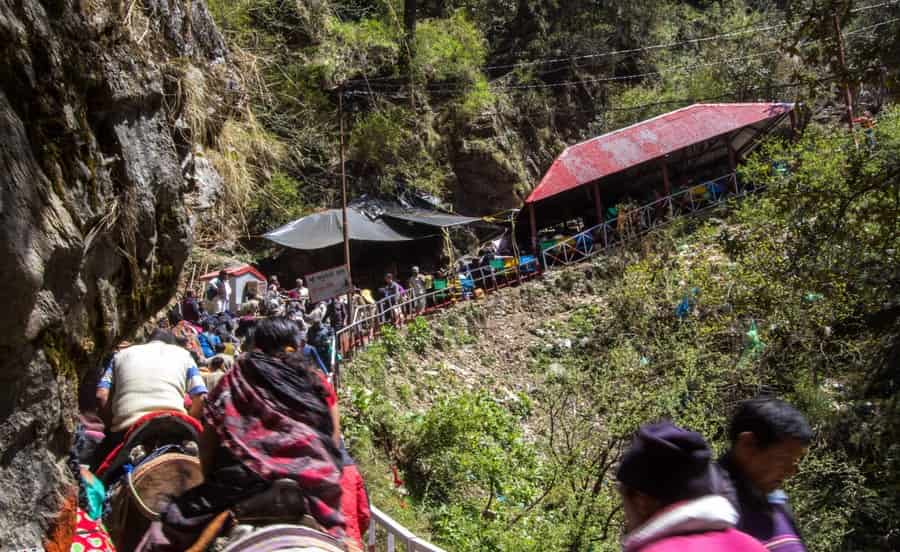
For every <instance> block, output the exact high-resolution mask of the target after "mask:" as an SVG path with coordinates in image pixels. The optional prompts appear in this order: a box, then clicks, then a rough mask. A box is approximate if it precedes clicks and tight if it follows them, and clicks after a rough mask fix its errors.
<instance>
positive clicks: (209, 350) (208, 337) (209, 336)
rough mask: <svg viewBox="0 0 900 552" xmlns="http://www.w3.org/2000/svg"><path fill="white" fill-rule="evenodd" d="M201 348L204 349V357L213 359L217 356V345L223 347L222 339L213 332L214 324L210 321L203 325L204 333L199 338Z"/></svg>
mask: <svg viewBox="0 0 900 552" xmlns="http://www.w3.org/2000/svg"><path fill="white" fill-rule="evenodd" d="M197 341H198V342H199V343H200V348H201V349H203V356H205V357H206V358H212V357H214V356H216V345H221V343H222V338H220V337H219V336H217V335H216V334H214V333H213V331H212V324H210V323H209V321H204V323H203V333H201V334H200V335H198V336H197Z"/></svg>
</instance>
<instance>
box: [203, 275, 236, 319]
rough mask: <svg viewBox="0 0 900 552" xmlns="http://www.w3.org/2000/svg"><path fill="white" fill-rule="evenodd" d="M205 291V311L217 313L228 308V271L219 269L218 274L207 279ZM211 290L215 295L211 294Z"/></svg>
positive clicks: (229, 290) (229, 293) (229, 298)
mask: <svg viewBox="0 0 900 552" xmlns="http://www.w3.org/2000/svg"><path fill="white" fill-rule="evenodd" d="M206 289H207V292H206V311H207V312H209V313H212V314H219V313H221V312H225V311H226V310H228V306H229V305H230V304H231V302H230V301H231V286H230V285H229V284H228V273H227V272H225V271H224V270H221V271H219V275H218V276H216V277H215V278H213V279H212V280H210V281H209V284H207V287H206ZM213 290H214V291H215V295H213V294H212V292H213Z"/></svg>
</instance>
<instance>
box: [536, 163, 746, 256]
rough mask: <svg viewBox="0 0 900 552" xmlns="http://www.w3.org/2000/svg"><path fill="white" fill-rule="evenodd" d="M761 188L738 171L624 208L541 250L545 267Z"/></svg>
mask: <svg viewBox="0 0 900 552" xmlns="http://www.w3.org/2000/svg"><path fill="white" fill-rule="evenodd" d="M758 189H760V187H751V186H745V185H742V184H741V182H740V181H739V180H738V178H737V175H735V173H729V174H726V175H724V176H720V177H719V178H716V179H715V180H711V181H709V182H705V183H703V184H699V185H697V186H693V187H691V188H688V189H686V190H682V191H680V192H677V193H674V194H672V195H669V196H666V197H663V198H660V199H657V200H656V201H653V202H651V203H647V204H646V205H642V206H640V207H637V208H634V209H631V210H628V211H621V212H619V213H618V214H617V216H616V218H615V219H612V220H608V221H605V222H602V223H600V224H598V225H596V226H593V227H591V228H588V229H587V230H584V231H582V232H579V233H578V234H575V235H574V236H570V237H568V238H566V239H564V240H561V241H559V242H558V243H556V244H554V245H552V246H550V247H547V248H545V249H543V250H542V251H541V264H542V266H543V268H544V269H548V268H550V267H553V266H566V265H570V264H573V263H577V262H580V261H583V260H585V259H589V258H591V257H593V256H594V255H597V254H598V253H602V252H604V251H606V250H608V249H609V248H611V247H614V246H617V245H621V244H623V243H625V242H627V241H629V240H632V239H634V238H637V237H639V236H642V235H644V234H647V233H648V232H651V231H653V230H655V229H657V228H659V227H661V226H664V225H666V224H668V223H669V222H671V221H673V220H675V219H676V218H678V217H680V216H685V215H691V214H694V213H699V212H701V211H704V210H706V209H709V208H711V207H715V206H716V205H721V204H722V203H724V202H725V201H726V200H728V199H731V198H735V197H740V196H743V195H746V194H747V193H749V192H753V191H756V190H758Z"/></svg>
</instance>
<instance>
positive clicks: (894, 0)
mask: <svg viewBox="0 0 900 552" xmlns="http://www.w3.org/2000/svg"><path fill="white" fill-rule="evenodd" d="M895 4H900V0H889V1H887V2H882V3H879V4H872V5H868V6H860V7H858V8H853V9H851V10H850V13H859V12H863V11H868V10H872V9H876V8H882V7H885V6H891V5H895ZM787 26H789V23H779V24H776V25H765V26H762V27H752V28H746V29H738V30H734V31H728V32H725V33H719V34H715V35H710V36H704V37H698V38H692V39H687V40H681V41H675V42H667V43H661V44H652V45H650V46H641V47H638V48H625V49H620V50H610V51H606V52H597V53H593V54H581V55H576V56H566V57H555V58H544V59H536V60H529V61H522V62H517V63H507V64H496V65H486V66H483V67H481V68H480V69H481V70H482V71H484V72H488V71H492V70H496V69H511V68H516V67H532V66H536V65H552V64H557V63H571V62H574V61H582V60H587V59H597V58H605V57H612V56H618V55H626V54H636V53H641V52H650V51H654V50H663V49H671V48H677V47H681V46H687V45H695V44H702V43H704V42H711V41H714V40H722V39H734V38H738V37H740V36H744V35H748V34H757V33H762V32H766V31H771V30H775V29H780V28H784V27H787ZM402 78H403V77H372V78H366V79H350V80H347V81H346V82H347V83H355V82H363V81H366V82H368V83H372V82H383V81H391V80H397V79H402Z"/></svg>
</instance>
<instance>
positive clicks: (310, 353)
mask: <svg viewBox="0 0 900 552" xmlns="http://www.w3.org/2000/svg"><path fill="white" fill-rule="evenodd" d="M300 344H301V348H300V350H301V351H303V357H304V358H306V359H308V360H312V361H314V362H315V363H316V366H318V367H319V370H321V371H322V373H323V374H325V375H326V376H327V375H329V373H328V368H326V367H325V363H324V362H322V357H321V356H320V355H319V351H317V350H316V348H315V347H313V346H312V345H310V344H309V343H307V342H306V336H303V339H302V340H301V341H300Z"/></svg>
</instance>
